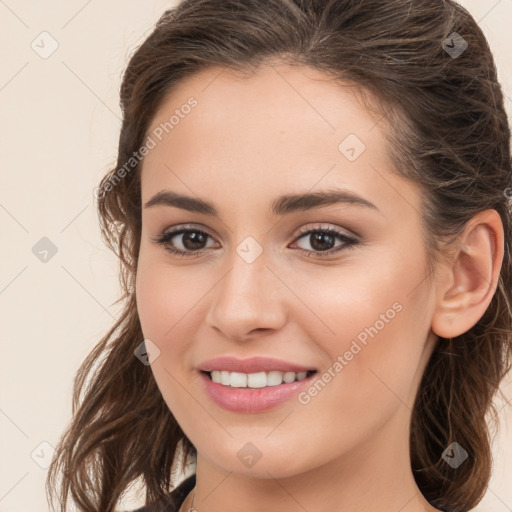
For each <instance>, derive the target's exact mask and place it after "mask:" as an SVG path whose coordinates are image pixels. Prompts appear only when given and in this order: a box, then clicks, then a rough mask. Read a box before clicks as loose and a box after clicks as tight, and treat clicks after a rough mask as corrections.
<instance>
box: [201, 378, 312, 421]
mask: <svg viewBox="0 0 512 512" xmlns="http://www.w3.org/2000/svg"><path fill="white" fill-rule="evenodd" d="M290 371H293V370H290ZM244 373H245V372H244ZM199 375H200V378H201V381H202V382H203V385H204V389H205V391H206V393H207V395H208V396H209V397H210V399H211V400H212V401H213V402H214V403H215V404H217V405H218V406H219V407H222V408H223V409H227V410H228V411H232V412H245V413H253V412H261V411H266V410H268V409H272V408H273V407H277V406H278V405H280V404H282V403H283V402H286V400H289V399H291V398H292V397H294V396H295V395H297V393H299V391H301V390H302V389H304V387H305V386H309V385H310V384H311V381H312V379H314V378H316V377H315V376H316V374H312V375H310V376H309V377H306V378H305V379H303V380H299V381H295V382H289V383H288V384H286V383H283V384H279V385H278V386H269V387H265V388H254V389H253V388H231V387H229V386H224V385H223V384H218V383H217V382H213V381H212V380H211V379H210V377H209V376H208V374H207V373H204V372H199Z"/></svg>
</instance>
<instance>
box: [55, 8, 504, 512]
mask: <svg viewBox="0 0 512 512" xmlns="http://www.w3.org/2000/svg"><path fill="white" fill-rule="evenodd" d="M464 41H465V43H464ZM466 43H467V48H466V47H465V44H466ZM456 45H457V46H456ZM453 48H456V49H457V51H458V53H460V54H457V55H455V54H454V53H453V51H450V49H453ZM460 50H463V51H461V52H460ZM270 60H274V61H275V60H280V61H283V62H288V63H291V64H298V65H304V66H310V67H312V68H315V69H317V70H320V71H324V72H325V73H326V75H329V76H330V77H332V78H334V79H336V78H339V79H340V80H343V81H345V83H346V82H347V81H349V82H351V83H354V84H357V85H358V86H359V88H360V89H361V91H368V92H370V93H372V94H373V97H376V98H378V99H379V105H380V108H381V109H382V112H383V114H385V116H384V117H385V120H386V122H388V125H389V126H392V129H390V130H389V133H388V134H387V135H386V136H388V138H389V153H390V156H391V157H392V158H393V162H394V164H395V167H396V172H397V173H399V174H400V175H402V176H405V177H407V178H409V179H410V180H413V181H415V182H416V183H419V184H420V185H421V187H422V190H423V212H422V218H423V221H424V224H425V235H426V241H427V242H428V244H427V245H428V247H430V248H432V251H434V253H435V254H441V252H439V251H442V247H443V246H442V244H441V243H440V241H441V240H446V238H448V239H450V238H451V237H456V236H457V234H459V233H460V232H461V230H462V229H463V228H464V226H466V224H467V223H468V221H470V219H471V218H472V216H474V215H475V214H476V213H478V212H480V211H483V210H486V209H489V208H492V209H495V210H496V211H497V212H498V213H499V215H500V216H501V220H502V222H503V226H504V231H505V256H504V261H503V265H502V269H501V274H500V279H499V284H498V288H497V290H496V292H495V294H494V296H493V298H492V301H491V303H490V305H489V307H488V309H487V311H486V312H485V314H484V315H483V317H482V318H481V319H480V321H479V322H478V323H477V324H476V325H475V326H474V327H473V328H472V329H470V330H469V331H468V332H466V333H464V334H462V335H460V336H458V337H456V338H453V339H440V341H439V342H438V343H437V345H436V348H435V350H434V352H433V354H432V356H431V359H430V361H429V363H428V366H427V367H426V369H425V372H424V375H423V379H422V381H421V385H420V388H419V391H418V394H417V398H416V402H415V405H414V409H413V413H412V420H411V437H410V455H411V465H412V470H413V473H414V476H415V479H416V482H417V485H418V487H419V489H420V490H421V492H422V493H423V495H424V496H425V498H426V499H427V500H428V501H429V502H430V503H431V504H432V505H433V506H435V507H436V508H442V509H454V510H458V511H466V510H469V509H471V508H473V507H474V506H476V504H477V503H478V502H479V501H480V500H481V499H482V497H483V495H484V493H485V491H486V488H487V485H488V482H489V479H490V474H491V467H492V456H491V441H492V436H491V434H490V424H488V423H487V421H486V419H487V420H489V419H492V420H493V422H494V425H495V424H497V423H498V414H497V411H496V408H495V406H494V405H493V397H494V395H495V394H496V393H497V391H499V386H500V383H501V381H502V379H503V377H504V376H505V375H506V373H507V372H508V371H509V370H510V368H511V364H512V363H511V361H512V336H511V333H512V312H511V303H512V300H511V293H512V292H511V288H512V254H511V209H510V202H509V201H508V199H509V198H510V196H511V195H512V193H511V191H512V188H511V187H512V177H511V156H510V128H509V124H508V120H507V116H506V113H505V109H504V102H503V92H502V88H501V86H500V84H499V83H498V80H497V73H496V68H495V64H494V60H493V57H492V54H491V51H490V49H489V46H488V43H487V41H486V39H485V37H484V35H483V33H482V31H481V29H480V28H479V27H478V25H477V24H476V22H475V21H474V19H473V18H472V16H471V15H470V14H469V13H468V12H467V11H466V10H465V9H464V8H462V7H461V6H459V5H458V4H456V3H455V2H453V1H451V0H185V1H183V2H182V3H180V4H179V5H178V6H177V7H176V8H174V9H170V10H168V11H166V12H165V13H164V14H163V15H162V16H161V18H160V19H159V21H158V22H157V24H156V26H155V28H154V31H153V32H152V33H151V34H150V36H149V37H148V38H147V39H146V40H145V41H144V42H143V44H142V45H141V46H140V47H139V48H138V49H137V50H136V51H135V53H134V54H133V55H132V56H131V58H130V61H129V64H128V67H127V69H126V71H125V73H124V76H123V81H122V85H121V107H122V112H123V123H122V128H121V134H120V139H119V148H118V157H117V164H116V166H115V168H113V169H111V170H110V171H109V173H108V174H107V175H106V176H105V177H104V178H103V179H102V180H101V183H100V185H99V187H98V189H97V193H96V196H97V199H98V211H99V215H100V223H101V230H102V235H103V237H104V239H105V241H106V242H107V244H108V245H109V247H110V248H111V249H112V250H113V251H114V252H115V253H116V254H117V256H118V257H119V261H120V279H121V283H122V286H123V295H122V297H121V298H120V299H119V300H120V301H123V303H124V310H123V312H122V314H121V317H120V318H119V320H118V321H117V322H116V323H115V325H114V326H113V327H112V329H111V330H110V331H109V332H108V333H107V334H106V335H105V337H104V338H103V339H102V340H101V341H100V342H99V344H98V345H97V346H96V347H95V348H94V350H93V351H92V352H91V353H90V354H89V356H88V357H87V358H86V360H85V361H84V362H83V364H82V366H81V367H80V369H79V372H78V374H77V376H76V379H75V383H74V395H73V419H72V421H71V423H70V425H69V426H68V428H67V430H66V432H65V433H64V435H63V436H62V438H61V440H60V442H59V445H58V447H57V451H56V454H55V457H54V460H53V462H52V465H51V467H50V470H49V474H48V480H47V492H48V495H49V497H50V501H51V502H52V505H53V498H54V497H55V495H58V499H59V503H60V506H61V507H62V510H65V506H66V502H67V500H68V499H69V496H71V497H72V499H73V500H74V502H75V503H76V504H77V505H78V506H79V508H80V510H83V511H85V512H99V511H101V512H111V511H114V509H115V507H116V503H117V502H118V500H119V498H120V497H121V496H122V495H123V492H124V491H125V490H126V489H127V488H128V487H129V486H130V484H131V483H133V482H135V481H137V480H138V481H142V482H143V483H144V486H145V489H146V500H147V502H148V503H149V502H153V501H155V502H156V501H158V500H160V501H162V500H163V499H164V497H165V496H166V495H167V494H168V491H169V489H170V484H172V481H171V470H172V469H173V468H174V466H173V464H176V462H177V460H178V456H179V454H180V447H181V448H182V449H183V452H182V453H181V455H183V463H186V462H188V461H189V460H194V457H195V455H196V450H195V447H194V446H193V444H192V443H191V442H190V440H189V439H187V437H186V436H185V435H184V433H183V432H182V430H181V429H180V427H179V425H178V423H177V422H176V420H175V418H174V417H173V415H172V413H171V412H170V411H169V409H168V407H167V406H166V404H165V402H164V400H163V398H162V396H161V393H160V391H159V389H158V387H157V385H156V382H155V380H154V377H153V374H152V371H151V368H150V367H149V366H147V365H143V364H141V362H140V361H139V360H138V359H137V358H136V357H135V356H134V350H135V348H136V347H137V346H138V345H139V344H140V343H141V341H142V340H143V333H142V331H141V326H140V323H139V319H138V315H137V308H136V301H135V275H136V270H137V258H138V251H139V243H140V234H141V194H140V169H141V165H140V163H136V165H133V168H131V169H130V168H128V169H127V168H126V166H125V164H126V162H128V161H130V158H131V157H132V155H133V153H134V152H136V151H137V150H138V149H139V148H140V147H141V146H142V145H143V143H144V140H145V137H146V134H147V131H148V129H149V126H150V123H151V121H152V119H153V118H154V116H155V113H156V112H157V110H158V108H159V107H160V106H161V105H162V102H163V100H164V99H165V98H166V95H167V94H168V93H169V92H170V91H171V90H172V89H173V87H175V86H176V84H178V83H179V82H181V81H183V80H184V79H186V78H187V77H189V76H191V75H193V74H194V73H197V72H198V71H200V70H204V69H206V68H208V67H211V66H220V67H222V68H226V69H232V70H238V71H240V72H247V71H250V70H254V69H256V68H257V67H258V66H259V65H261V64H264V63H265V62H269V61H270ZM123 166H125V172H124V173H120V172H119V170H120V169H121V168H122V167H123ZM488 416H489V417H488ZM487 417H488V418H487ZM454 441H456V442H457V443H459V444H460V445H461V446H462V447H463V448H464V449H465V450H466V451H467V452H468V454H469V458H468V459H467V460H466V461H465V462H464V463H463V464H462V465H460V466H459V467H458V468H457V469H454V468H452V467H451V466H450V465H449V464H447V463H446V462H445V461H444V460H443V458H442V453H443V451H444V450H445V449H446V448H447V447H448V446H449V445H450V444H451V443H452V442H454ZM59 473H62V474H61V477H62V478H61V479H62V482H61V486H60V491H59V492H58V493H57V480H58V476H59ZM139 479H142V480H139Z"/></svg>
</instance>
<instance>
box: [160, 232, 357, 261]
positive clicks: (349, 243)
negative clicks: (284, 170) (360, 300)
mask: <svg viewBox="0 0 512 512" xmlns="http://www.w3.org/2000/svg"><path fill="white" fill-rule="evenodd" d="M185 233H201V234H204V235H206V236H209V237H210V238H213V237H211V235H209V234H208V233H206V231H203V230H200V229H196V228H193V227H188V228H184V227H180V228H178V229H174V230H173V231H167V232H165V233H162V234H161V235H160V236H158V237H156V238H153V239H152V241H153V242H155V243H157V244H159V245H162V246H163V247H164V249H165V250H167V251H169V252H170V253H172V254H173V255H175V256H178V257H192V256H195V255H197V254H199V253H201V252H203V251H204V249H198V250H196V251H182V250H180V249H175V248H173V247H171V245H170V243H169V242H170V241H171V239H172V238H174V237H175V236H177V235H182V234H185ZM313 233H327V234H329V235H333V236H334V237H335V238H337V239H338V240H341V241H342V242H344V244H342V245H340V246H338V247H337V248H334V249H329V250H328V251H308V250H306V249H302V250H303V251H305V252H307V256H311V255H312V254H314V255H315V256H314V257H317V256H319V257H321V258H322V257H324V256H331V255H332V254H334V253H337V252H340V251H343V250H346V249H354V248H355V247H356V245H358V244H359V241H358V240H357V239H356V238H354V237H351V236H349V235H347V234H345V233H343V232H341V231H338V230H337V229H334V228H321V227H317V228H302V229H301V230H300V231H299V236H297V237H296V238H295V240H294V243H295V242H297V241H298V240H299V239H301V238H303V237H305V236H306V235H311V234H313Z"/></svg>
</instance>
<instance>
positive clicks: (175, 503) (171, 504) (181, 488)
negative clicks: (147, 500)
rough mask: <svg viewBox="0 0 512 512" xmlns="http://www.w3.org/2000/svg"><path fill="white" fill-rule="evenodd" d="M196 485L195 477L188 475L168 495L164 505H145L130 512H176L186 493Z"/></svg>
mask: <svg viewBox="0 0 512 512" xmlns="http://www.w3.org/2000/svg"><path fill="white" fill-rule="evenodd" d="M194 485H196V475H195V474H193V475H190V476H189V477H188V478H186V479H185V480H183V481H182V482H181V483H180V484H179V485H178V486H177V487H176V488H175V489H174V490H173V491H171V492H170V493H169V496H168V502H167V503H166V504H165V505H164V504H159V505H158V504H146V505H145V506H144V507H141V508H138V509H137V510H133V511H131V512H177V511H178V510H179V508H180V507H181V505H182V503H183V502H184V501H185V498H186V497H187V495H188V493H189V492H190V491H191V490H192V489H193V488H194Z"/></svg>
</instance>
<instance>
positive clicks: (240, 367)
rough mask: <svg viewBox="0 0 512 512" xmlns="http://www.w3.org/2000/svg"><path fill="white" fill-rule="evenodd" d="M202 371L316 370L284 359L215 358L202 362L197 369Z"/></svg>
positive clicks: (296, 371)
mask: <svg viewBox="0 0 512 512" xmlns="http://www.w3.org/2000/svg"><path fill="white" fill-rule="evenodd" d="M197 368H198V369H199V370H201V371H205V372H210V371H213V370H226V371H229V372H241V373H256V372H268V371H280V372H295V373H298V372H307V371H309V370H315V368H311V367H307V366H303V365H301V364H296V363H291V362H289V361H284V360H282V359H274V358H272V357H251V358H249V359H237V358H235V357H229V356H224V357H215V358H214V359H208V361H204V362H202V363H201V364H200V365H198V367H197Z"/></svg>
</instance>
